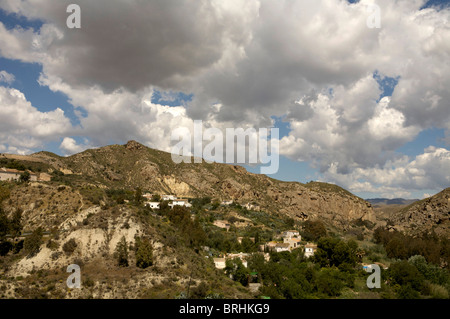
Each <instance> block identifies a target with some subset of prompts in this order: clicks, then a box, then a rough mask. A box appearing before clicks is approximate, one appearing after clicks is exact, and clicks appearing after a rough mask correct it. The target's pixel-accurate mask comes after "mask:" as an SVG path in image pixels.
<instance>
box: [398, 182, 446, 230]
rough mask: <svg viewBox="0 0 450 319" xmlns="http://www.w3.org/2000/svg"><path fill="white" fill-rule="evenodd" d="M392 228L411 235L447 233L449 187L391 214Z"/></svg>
mask: <svg viewBox="0 0 450 319" xmlns="http://www.w3.org/2000/svg"><path fill="white" fill-rule="evenodd" d="M390 224H392V225H394V226H392V228H393V229H396V230H399V231H405V232H407V233H409V234H411V235H416V234H421V233H431V232H432V231H434V232H435V233H436V234H438V235H445V234H448V233H449V231H450V188H446V189H444V190H443V191H442V192H440V193H438V194H436V195H434V196H432V197H429V198H425V199H423V200H421V201H418V202H415V203H413V204H412V205H410V206H408V207H406V208H404V209H402V210H400V211H399V212H397V213H395V214H393V216H391V218H390Z"/></svg>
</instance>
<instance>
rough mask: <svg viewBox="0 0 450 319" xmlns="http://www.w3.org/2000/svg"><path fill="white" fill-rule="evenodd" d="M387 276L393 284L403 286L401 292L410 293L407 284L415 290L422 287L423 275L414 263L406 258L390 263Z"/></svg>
mask: <svg viewBox="0 0 450 319" xmlns="http://www.w3.org/2000/svg"><path fill="white" fill-rule="evenodd" d="M388 276H389V278H390V280H391V283H392V284H393V285H400V286H404V287H403V289H404V290H405V291H404V292H403V294H405V295H406V293H408V294H409V293H410V291H409V290H410V289H409V288H407V287H406V286H407V285H410V286H411V288H412V289H413V290H415V291H420V290H421V289H422V287H423V281H424V277H423V276H422V274H421V273H420V272H419V271H418V270H417V268H416V267H415V266H414V265H412V264H410V263H409V262H407V261H406V260H402V261H399V262H395V263H392V264H391V266H390V267H389V270H388Z"/></svg>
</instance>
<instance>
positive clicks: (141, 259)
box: [136, 238, 153, 269]
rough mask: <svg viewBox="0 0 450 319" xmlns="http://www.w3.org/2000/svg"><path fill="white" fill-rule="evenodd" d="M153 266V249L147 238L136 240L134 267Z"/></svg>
mask: <svg viewBox="0 0 450 319" xmlns="http://www.w3.org/2000/svg"><path fill="white" fill-rule="evenodd" d="M152 265H153V247H152V244H151V243H150V240H148V239H147V238H143V239H140V238H138V239H137V240H136V266H137V267H139V268H143V269H145V268H147V267H150V266H152Z"/></svg>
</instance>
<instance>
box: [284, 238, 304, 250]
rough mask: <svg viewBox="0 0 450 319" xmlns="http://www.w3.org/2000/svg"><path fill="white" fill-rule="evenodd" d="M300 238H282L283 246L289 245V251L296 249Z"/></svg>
mask: <svg viewBox="0 0 450 319" xmlns="http://www.w3.org/2000/svg"><path fill="white" fill-rule="evenodd" d="M300 241H301V240H300V238H293V237H285V238H283V242H284V243H285V244H289V249H290V250H292V249H296V248H298V247H299V246H300Z"/></svg>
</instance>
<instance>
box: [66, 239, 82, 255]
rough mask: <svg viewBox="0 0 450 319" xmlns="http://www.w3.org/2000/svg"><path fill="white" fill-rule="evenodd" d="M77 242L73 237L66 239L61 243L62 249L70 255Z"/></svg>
mask: <svg viewBox="0 0 450 319" xmlns="http://www.w3.org/2000/svg"><path fill="white" fill-rule="evenodd" d="M77 246H78V245H77V242H76V241H75V239H74V238H71V239H69V240H68V241H66V242H65V243H64V245H63V247H62V248H63V251H64V252H65V253H66V254H67V255H71V254H73V252H74V251H75V249H76V248H77Z"/></svg>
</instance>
